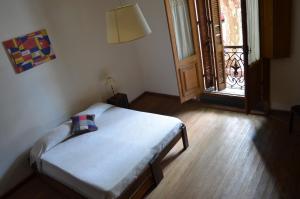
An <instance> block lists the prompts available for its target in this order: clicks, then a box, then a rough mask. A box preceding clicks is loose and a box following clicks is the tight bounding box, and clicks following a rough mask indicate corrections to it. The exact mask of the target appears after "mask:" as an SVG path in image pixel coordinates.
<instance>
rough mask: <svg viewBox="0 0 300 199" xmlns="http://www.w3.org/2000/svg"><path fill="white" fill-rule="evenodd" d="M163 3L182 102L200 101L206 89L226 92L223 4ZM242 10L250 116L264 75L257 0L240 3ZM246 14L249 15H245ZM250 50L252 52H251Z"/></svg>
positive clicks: (213, 0) (199, 0) (201, 0)
mask: <svg viewBox="0 0 300 199" xmlns="http://www.w3.org/2000/svg"><path fill="white" fill-rule="evenodd" d="M164 1H165V7H166V12H167V18H168V24H169V32H170V37H171V43H172V50H173V56H174V62H175V68H176V75H177V82H178V88H179V94H180V99H181V102H182V103H183V102H185V101H187V100H189V99H192V98H195V97H199V96H200V95H201V94H202V93H204V90H205V89H207V88H211V89H213V90H218V91H221V90H223V89H225V88H226V71H225V60H224V45H223V35H222V26H221V13H220V0H164ZM241 8H242V9H241V10H242V29H243V30H242V32H243V52H244V55H243V59H244V60H243V64H244V67H245V71H244V72H245V76H246V78H245V79H246V98H245V102H246V106H245V110H246V111H247V112H250V110H251V109H253V108H254V106H255V105H256V104H257V103H258V102H259V101H260V100H261V99H262V98H261V97H262V92H261V91H262V85H261V82H262V78H263V75H264V74H265V72H264V71H263V70H262V68H263V62H262V61H261V59H260V55H259V54H260V52H259V48H260V42H259V38H257V35H256V34H258V35H259V34H260V31H259V14H258V12H259V8H258V0H252V1H247V0H241ZM247 9H248V10H247ZM249 9H250V10H249ZM246 12H248V13H249V14H248V15H246ZM249 21H250V23H248V22H249ZM251 31H252V32H251ZM253 32H255V34H253ZM248 35H249V37H248ZM248 44H249V46H248ZM254 48H255V49H254ZM248 49H252V52H251V53H250V52H249V50H248ZM248 53H249V54H248ZM248 56H249V59H250V62H248V61H249V60H248ZM253 58H255V59H253ZM248 63H250V66H248ZM263 73H264V74H263Z"/></svg>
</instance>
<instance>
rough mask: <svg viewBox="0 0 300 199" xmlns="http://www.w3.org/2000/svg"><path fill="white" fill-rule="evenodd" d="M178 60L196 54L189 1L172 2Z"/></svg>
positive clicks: (177, 0) (171, 0)
mask: <svg viewBox="0 0 300 199" xmlns="http://www.w3.org/2000/svg"><path fill="white" fill-rule="evenodd" d="M170 5H171V10H172V18H173V24H174V32H175V39H176V46H177V53H178V59H179V60H183V59H185V58H187V57H190V56H192V55H194V54H195V48H194V42H193V34H192V27H191V20H190V11H189V6H188V0H170Z"/></svg>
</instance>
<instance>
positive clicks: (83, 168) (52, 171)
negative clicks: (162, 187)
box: [30, 103, 188, 199]
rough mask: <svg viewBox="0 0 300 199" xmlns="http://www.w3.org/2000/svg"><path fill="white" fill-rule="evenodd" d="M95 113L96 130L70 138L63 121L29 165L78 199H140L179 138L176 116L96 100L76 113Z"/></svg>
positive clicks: (158, 177)
mask: <svg viewBox="0 0 300 199" xmlns="http://www.w3.org/2000/svg"><path fill="white" fill-rule="evenodd" d="M80 114H94V115H95V123H96V125H97V126H98V130H97V131H95V132H91V133H86V134H82V135H80V136H76V137H71V138H70V131H71V122H70V121H67V122H65V123H63V124H62V125H60V126H59V127H57V128H56V129H54V130H52V131H51V132H49V133H48V134H47V135H46V136H45V137H43V138H41V139H40V140H39V141H37V143H36V144H35V145H34V146H33V148H32V149H31V152H30V162H31V165H32V167H33V168H34V169H35V171H36V172H37V173H38V175H39V176H41V177H42V178H43V179H44V180H46V181H47V182H48V183H50V185H51V186H54V187H55V188H56V189H59V191H62V192H64V193H65V194H67V195H70V194H71V195H72V196H71V197H72V198H74V197H75V195H76V197H78V198H103V199H108V198H142V197H143V196H144V194H145V193H147V192H148V191H149V190H151V189H152V188H153V187H155V186H157V185H158V184H159V182H160V181H161V180H162V178H163V172H162V168H161V160H162V159H163V158H164V157H165V155H166V154H167V153H168V152H169V151H170V150H171V149H172V147H173V146H174V145H175V144H176V143H177V142H178V140H180V139H182V141H183V146H184V149H186V148H187V147H188V139H187V133H186V129H185V126H184V124H183V123H182V121H180V120H179V119H177V118H174V117H168V116H162V115H157V114H151V113H145V112H139V111H134V110H129V109H124V108H118V107H115V106H112V105H109V104H104V103H98V104H95V105H93V106H91V107H89V108H88V109H87V110H85V111H83V112H81V113H78V115H80Z"/></svg>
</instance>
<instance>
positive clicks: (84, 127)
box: [71, 115, 98, 135]
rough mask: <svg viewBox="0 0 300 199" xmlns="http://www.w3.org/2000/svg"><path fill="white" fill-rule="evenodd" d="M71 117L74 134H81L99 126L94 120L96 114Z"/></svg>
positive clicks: (94, 129) (95, 129)
mask: <svg viewBox="0 0 300 199" xmlns="http://www.w3.org/2000/svg"><path fill="white" fill-rule="evenodd" d="M71 119H72V135H80V134H83V133H89V132H93V131H97V130H98V127H97V126H96V124H95V122H94V119H95V115H78V116H74V117H72V118H71Z"/></svg>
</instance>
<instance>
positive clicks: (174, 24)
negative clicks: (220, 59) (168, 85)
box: [165, 0, 204, 103]
mask: <svg viewBox="0 0 300 199" xmlns="http://www.w3.org/2000/svg"><path fill="white" fill-rule="evenodd" d="M165 6H166V11H167V18H168V24H169V32H170V37H171V43H172V50H173V57H174V62H175V68H176V75H177V83H178V88H179V94H180V100H181V102H182V103H183V102H185V101H188V100H190V99H192V98H195V97H198V96H199V95H200V94H201V93H203V91H204V86H203V75H202V62H201V54H200V44H199V37H198V32H197V28H196V27H197V21H196V9H195V4H194V0H165Z"/></svg>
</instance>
